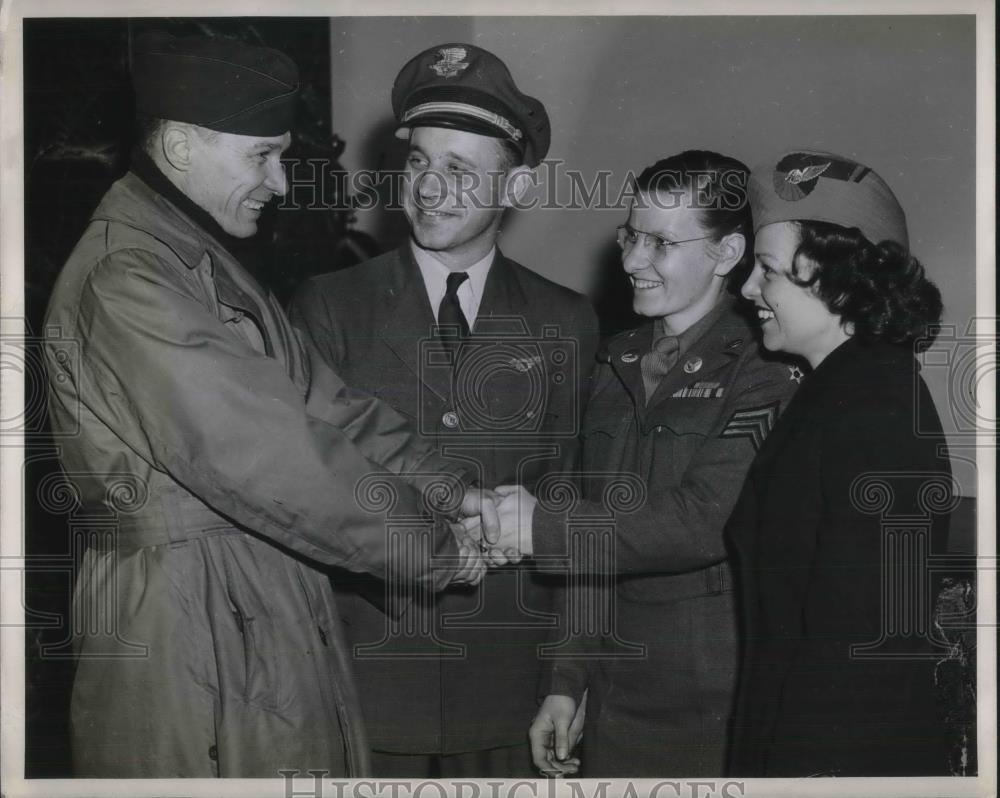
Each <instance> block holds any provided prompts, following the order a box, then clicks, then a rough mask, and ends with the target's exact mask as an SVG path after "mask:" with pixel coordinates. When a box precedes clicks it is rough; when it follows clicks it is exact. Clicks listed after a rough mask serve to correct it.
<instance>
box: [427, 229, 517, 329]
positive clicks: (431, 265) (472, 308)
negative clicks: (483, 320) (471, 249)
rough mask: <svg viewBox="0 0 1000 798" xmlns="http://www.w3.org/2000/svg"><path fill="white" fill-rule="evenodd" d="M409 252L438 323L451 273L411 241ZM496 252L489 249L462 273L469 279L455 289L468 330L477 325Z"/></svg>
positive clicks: (494, 249)
mask: <svg viewBox="0 0 1000 798" xmlns="http://www.w3.org/2000/svg"><path fill="white" fill-rule="evenodd" d="M410 250H411V251H412V252H413V259H414V260H415V261H416V262H417V266H419V267H420V275H421V276H422V277H423V278H424V286H425V287H426V288H427V298H428V299H429V300H430V303H431V313H433V314H434V320H435V321H437V314H438V308H439V307H440V306H441V300H442V299H444V294H445V291H446V290H447V286H446V281H447V279H448V275H449V274H451V271H449V269H448V267H447V266H445V265H444V264H443V263H442V262H441V261H439V260H438V259H437V258H435V257H434V256H433V255H432V254H431V253H430V252H427V251H426V250H424V249H421V248H420V247H419V246H417V245H416V244H415V243H414V241H413V240H412V239H410ZM496 251H497V248H496V247H495V246H494V247H491V248H490V251H489V252H487V253H486V257H484V258H483V259H482V260H480V261H477V262H476V263H473V264H472V265H471V266H470V267H469V268H468V269H466V270H465V273H466V274H468V275H469V279H468V280H466V281H465V282H463V283H462V284H461V285H460V286H459V287H458V303H459V304H460V305H461V306H462V313H464V314H465V320H466V321H467V322H468V323H469V329H472V327H473V326H475V324H476V317H477V316H478V315H479V305H480V303H481V302H482V301H483V291H485V290H486V278H487V277H488V276H489V273H490V266H491V265H492V263H493V257H494V256H495V255H496Z"/></svg>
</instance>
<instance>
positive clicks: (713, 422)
mask: <svg viewBox="0 0 1000 798" xmlns="http://www.w3.org/2000/svg"><path fill="white" fill-rule="evenodd" d="M724 301H727V302H728V300H724ZM653 324H654V322H652V321H651V322H648V323H647V324H645V325H644V326H642V327H640V328H639V329H637V330H633V331H631V332H627V333H623V334H620V335H618V336H616V337H615V338H613V339H611V340H610V342H609V343H608V344H607V346H606V348H605V350H604V351H603V352H602V353H601V354H600V355H599V357H598V360H599V362H600V365H599V367H598V370H597V372H596V375H595V378H594V383H593V390H592V394H591V397H590V401H589V403H588V406H587V413H586V416H585V418H584V423H583V432H582V437H583V445H582V453H581V454H582V457H581V459H582V463H583V473H582V482H581V490H582V501H578V502H576V503H575V505H574V506H572V507H568V508H566V507H564V508H556V507H553V506H552V505H553V504H554V503H557V502H547V500H546V490H545V489H544V482H545V480H543V486H542V488H540V490H539V499H540V502H539V505H538V507H536V510H535V515H534V519H533V526H534V555H535V557H536V559H538V560H539V561H540V562H550V563H552V564H553V567H567V566H568V567H569V568H570V569H571V570H572V572H573V573H574V574H583V575H585V574H601V573H604V574H609V573H610V574H617V577H615V578H614V579H613V580H611V581H610V582H609V581H607V580H605V581H604V582H603V584H605V585H606V588H605V589H606V590H611V591H613V594H614V595H613V597H611V599H608V598H607V597H605V598H604V599H601V598H600V593H599V592H598V593H596V594H592V595H591V597H590V598H588V599H587V600H589V601H596V602H598V603H597V604H596V605H595V606H594V608H593V609H592V610H591V613H594V612H596V613H598V614H599V615H601V617H602V618H603V624H602V626H603V629H604V630H601V629H595V630H592V637H591V638H590V639H589V642H588V639H587V636H586V635H583V636H581V639H577V640H566V641H563V645H562V646H557V648H556V649H555V651H557V652H559V653H560V658H558V659H554V660H553V665H552V667H551V668H550V669H549V672H548V673H547V679H545V680H544V681H543V684H542V692H543V693H546V694H549V693H557V694H563V695H572V696H574V697H576V698H577V699H578V700H579V698H580V697H581V694H582V692H583V690H584V688H589V691H590V692H589V698H588V707H587V731H586V733H585V735H584V739H585V740H586V743H585V747H586V750H585V754H584V768H585V775H586V776H588V777H591V776H597V777H604V776H611V775H622V776H625V775H636V776H650V777H652V776H678V775H685V776H718V775H719V774H720V773H721V772H722V768H723V766H724V758H723V756H724V754H723V751H724V738H725V721H726V718H727V716H728V711H729V708H730V704H731V700H732V695H733V693H734V690H735V669H736V662H737V650H736V646H737V643H736V611H735V607H734V603H733V592H732V591H733V585H732V580H731V575H730V571H729V568H728V565H727V564H726V549H725V545H724V542H723V535H722V531H723V527H724V525H725V522H726V519H727V518H728V517H729V513H730V511H731V509H732V507H733V505H734V503H735V501H736V497H737V495H738V492H739V487H740V484H741V483H742V480H743V478H744V475H745V473H746V469H747V468H748V467H749V464H750V462H751V461H752V459H753V457H754V454H755V453H756V451H757V449H758V448H759V446H760V444H761V443H762V441H763V440H764V438H765V437H766V435H767V434H768V432H769V431H770V429H771V427H772V426H773V424H774V422H775V420H776V419H777V418H778V416H779V414H780V413H781V412H782V411H783V409H784V407H785V405H786V404H787V402H788V400H789V399H790V398H791V396H792V394H793V392H794V390H795V388H796V382H795V380H794V379H793V377H794V376H796V375H797V372H792V370H791V369H790V367H789V366H788V365H787V364H785V363H783V362H780V361H776V360H773V359H765V357H764V356H762V354H761V352H760V349H759V346H758V343H757V339H756V334H755V331H754V329H752V328H751V326H750V325H749V324H748V322H747V320H746V319H745V318H744V316H743V315H742V314H741V312H740V311H739V310H738V308H737V306H736V305H735V304H732V305H730V306H728V307H727V309H725V310H724V311H723V312H722V313H721V314H720V315H719V317H718V319H717V320H716V321H715V322H714V323H713V324H712V325H711V326H710V327H709V328H708V330H707V331H706V332H704V333H703V334H702V335H701V337H700V338H699V339H697V340H696V341H694V342H692V343H691V345H690V348H689V349H688V351H687V352H686V353H685V354H683V355H682V356H681V357H680V359H679V361H678V363H677V364H676V366H675V367H674V368H672V369H671V370H670V372H669V373H668V374H667V375H666V376H665V377H664V378H663V379H662V381H661V382H660V384H659V386H658V387H657V390H656V392H655V393H654V394H653V397H652V398H651V401H650V402H649V403H648V404H647V403H646V402H645V394H644V389H643V382H642V375H641V371H640V360H641V357H642V355H643V354H645V353H646V352H648V351H650V348H651V345H652V340H653ZM616 485H617V486H618V487H617V488H616V487H615V486H616ZM558 498H559V496H558V494H556V499H557V500H558ZM612 511H613V512H612ZM595 532H596V535H597V536H598V537H600V536H601V535H609V536H610V537H609V538H608V539H607V540H606V541H604V542H603V543H602V542H601V540H599V539H598V540H591V542H590V543H589V544H588V543H587V540H588V539H590V538H592V537H593V536H594V534H595ZM574 584H575V588H574V589H575V590H577V591H578V592H577V596H580V595H581V594H580V592H579V591H582V590H588V589H592V588H593V585H595V584H601V580H596V581H595V580H594V579H593V578H588V577H580V578H578V579H576V580H575V582H574ZM582 600H583V599H580V601H582ZM602 602H606V603H602ZM578 611H581V612H582V610H578ZM588 614H589V613H584V614H583V618H584V619H585V618H586V617H587V615H588ZM581 628H584V629H586V623H585V622H584V623H583V624H582V626H581ZM607 629H613V630H614V631H613V632H612V633H610V634H609V633H608V631H605V630H607ZM574 647H576V648H575V649H574ZM574 650H576V651H577V653H580V654H581V655H585V656H581V657H580V658H578V659H573V658H572V656H571V655H572V653H573V652H574Z"/></svg>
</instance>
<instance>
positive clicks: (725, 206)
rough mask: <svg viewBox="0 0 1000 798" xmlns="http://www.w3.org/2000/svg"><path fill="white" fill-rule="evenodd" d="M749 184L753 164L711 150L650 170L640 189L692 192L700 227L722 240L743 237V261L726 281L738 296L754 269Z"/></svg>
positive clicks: (672, 158) (675, 158)
mask: <svg viewBox="0 0 1000 798" xmlns="http://www.w3.org/2000/svg"><path fill="white" fill-rule="evenodd" d="M749 179H750V170H749V169H748V168H747V165H746V164H745V163H743V162H742V161H739V160H737V159H736V158H732V157H730V156H728V155H720V154H719V153H717V152H712V151H711V150H685V151H684V152H681V153H678V154H677V155H671V156H670V157H669V158H663V159H662V160H659V161H657V162H656V163H654V164H653V165H652V166H650V167H647V168H646V169H644V170H643V171H642V173H641V174H640V175H639V177H638V178H636V181H635V187H636V189H637V190H638V191H642V192H644V193H653V192H664V193H667V194H672V193H676V192H678V191H684V192H690V194H691V197H692V200H693V204H694V205H695V206H696V207H697V208H698V209H699V210H700V214H699V220H698V221H699V224H700V225H701V227H702V229H703V230H704V231H705V232H706V233H709V234H711V235H712V236H714V237H715V239H716V241H718V240H719V239H721V238H722V237H723V236H727V235H729V234H730V233H739V234H740V235H742V236H743V239H744V240H745V241H746V249H745V250H743V257H742V258H741V259H740V262H739V263H737V264H736V265H735V266H734V267H733V269H732V270H731V271H730V272H729V274H728V275H727V277H726V286H727V288H728V289H729V290H730V292H731V293H733V294H736V295H739V291H740V286H742V285H743V283H744V282H746V279H747V277H749V276H750V271H751V270H752V269H753V219H752V217H751V214H750V203H749V202H748V201H747V183H748V181H749Z"/></svg>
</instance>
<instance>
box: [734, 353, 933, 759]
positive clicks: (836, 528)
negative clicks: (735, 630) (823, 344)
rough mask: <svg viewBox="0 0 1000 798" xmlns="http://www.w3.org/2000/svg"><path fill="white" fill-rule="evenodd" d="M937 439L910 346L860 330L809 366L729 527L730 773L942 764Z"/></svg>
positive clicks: (930, 405) (760, 457) (755, 466)
mask: <svg viewBox="0 0 1000 798" xmlns="http://www.w3.org/2000/svg"><path fill="white" fill-rule="evenodd" d="M918 433H919V434H918ZM943 448H944V447H943V438H942V435H941V424H940V420H939V419H938V416H937V413H936V411H935V409H934V404H933V402H932V401H931V398H930V395H929V394H928V392H927V388H926V386H925V385H924V382H923V380H922V379H921V378H920V377H919V375H918V373H917V366H916V363H915V361H914V358H913V356H912V354H911V353H910V352H909V351H907V350H905V349H903V348H900V347H895V346H890V345H888V344H881V343H879V344H871V345H867V346H866V345H863V344H861V343H859V342H858V341H855V340H850V341H848V342H846V343H844V344H843V345H841V346H840V347H839V348H838V349H836V350H835V351H834V352H833V353H831V354H830V355H829V356H828V357H827V358H826V359H825V360H824V361H823V362H822V363H821V364H820V365H819V367H818V368H817V369H816V370H815V372H813V373H812V374H810V375H809V376H808V377H806V379H805V382H804V384H803V386H802V389H801V390H800V391H799V393H798V395H797V396H796V397H795V399H794V401H793V402H792V404H791V406H790V407H789V409H788V411H787V412H786V413H785V415H784V416H783V417H782V418H781V420H780V421H779V423H778V425H777V426H776V427H775V429H774V431H773V432H772V434H771V436H770V437H769V438H768V439H767V441H766V443H765V444H764V447H763V448H762V449H761V451H760V453H759V454H758V456H757V459H756V460H755V462H754V464H753V466H752V468H751V469H750V472H749V475H748V477H747V481H746V484H745V486H744V488H743V491H742V494H741V496H740V501H739V503H738V505H737V508H736V510H735V511H734V513H733V517H732V519H731V521H730V523H729V525H728V527H727V535H728V538H729V541H730V543H731V546H732V549H733V552H734V554H735V559H736V561H737V562H738V565H739V570H738V581H739V582H740V583H741V590H740V595H741V599H742V621H743V639H744V652H743V658H742V667H741V677H740V687H739V699H738V704H737V712H736V717H735V720H734V726H733V747H732V751H731V755H730V765H729V771H730V773H731V774H732V775H734V776H750V777H753V776H806V775H813V774H835V775H841V776H889V775H903V774H912V775H920V774H940V775H946V774H947V759H946V753H945V748H944V743H943V739H942V726H941V723H940V718H939V717H938V714H937V710H936V708H935V700H934V664H935V663H934V659H933V658H932V657H933V652H932V650H931V646H930V645H929V644H928V643H927V640H926V637H925V635H926V630H928V629H929V624H928V620H929V619H928V612H929V610H928V609H927V608H929V607H931V606H933V602H932V601H931V600H930V598H931V597H930V596H929V595H928V591H929V590H930V579H929V576H928V573H927V571H926V569H925V568H924V566H923V564H922V563H921V561H920V558H921V557H922V556H926V554H927V553H928V552H930V551H938V552H943V551H944V547H945V537H946V534H947V528H946V524H947V518H946V517H945V516H944V515H942V514H941V511H943V510H946V509H947V507H948V506H949V503H950V500H949V496H950V492H951V477H950V469H949V465H948V460H947V457H946V455H945V453H944V452H943ZM894 525H895V526H896V528H895V529H894V528H893V526H894ZM907 530H908V531H907ZM906 541H909V544H912V545H913V546H914V548H912V549H910V550H909V551H908V552H906V553H902V554H901V553H900V551H902V550H900V551H895V550H894V549H893V548H892V547H893V546H894V545H903V546H904V547H905V546H906V545H908V544H907V543H906ZM918 541H919V542H918ZM900 557H902V558H903V563H902V565H900V562H899V560H898V558H900ZM887 558H888V559H887ZM883 560H887V562H889V563H890V564H894V565H893V567H894V568H895V569H896V570H895V576H892V575H891V574H890V573H888V572H884V571H883V567H884V566H883ZM906 561H908V562H909V563H910V564H909V565H907V564H906ZM914 577H915V579H916V581H915V582H914V583H913V591H916V592H912V591H911V592H908V593H907V595H905V596H904V597H903V598H902V599H900V597H899V594H898V592H896V591H897V588H898V583H896V581H895V580H897V579H900V578H914ZM894 584H895V585H896V587H894ZM921 595H922V596H923V598H922V599H920V598H919V596H921ZM891 602H901V603H898V604H897V605H896V608H895V609H894V610H893V609H891V605H890V603H891ZM921 606H922V607H923V609H921ZM900 611H902V612H903V613H904V614H907V615H908V616H909V617H908V619H907V621H906V622H905V624H903V625H898V624H899V616H898V615H897V614H896V613H898V612H900ZM911 613H912V614H911ZM909 623H915V624H917V625H916V626H914V627H913V628H914V629H915V630H919V626H920V625H923V626H924V634H923V635H922V634H906V633H905V628H904V627H905V625H906V624H909ZM893 626H895V627H896V628H892V627H893ZM855 646H858V647H862V648H859V649H855V650H854V652H853V653H852V647H855ZM873 655H875V656H873Z"/></svg>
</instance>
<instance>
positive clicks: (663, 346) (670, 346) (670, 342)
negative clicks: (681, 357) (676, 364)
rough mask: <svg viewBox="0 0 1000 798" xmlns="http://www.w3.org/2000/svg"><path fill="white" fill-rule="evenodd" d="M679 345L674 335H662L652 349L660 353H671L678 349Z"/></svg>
mask: <svg viewBox="0 0 1000 798" xmlns="http://www.w3.org/2000/svg"><path fill="white" fill-rule="evenodd" d="M680 345H681V342H680V341H679V340H678V339H677V336H676V335H664V336H663V337H662V338H660V339H659V340H658V341H657V342H656V343H655V344H654V345H653V349H654V350H655V351H656V352H657V353H658V354H661V355H672V354H674V353H675V352H676V351H677V350H678V349H680Z"/></svg>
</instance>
